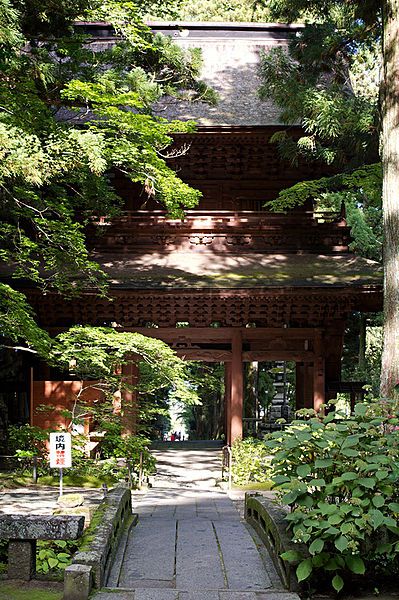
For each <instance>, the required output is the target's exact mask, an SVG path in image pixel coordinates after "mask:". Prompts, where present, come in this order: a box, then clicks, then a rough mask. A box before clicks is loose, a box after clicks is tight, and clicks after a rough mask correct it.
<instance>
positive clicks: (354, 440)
mask: <svg viewBox="0 0 399 600" xmlns="http://www.w3.org/2000/svg"><path fill="white" fill-rule="evenodd" d="M359 441H360V436H358V435H348V437H347V438H346V439H345V440H344V443H343V444H342V446H341V449H342V450H343V449H344V448H353V446H356V445H357V444H358V443H359Z"/></svg>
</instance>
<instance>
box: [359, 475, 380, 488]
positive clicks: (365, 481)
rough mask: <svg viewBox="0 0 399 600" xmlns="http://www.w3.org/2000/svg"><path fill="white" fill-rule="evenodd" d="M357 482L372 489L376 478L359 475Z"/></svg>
mask: <svg viewBox="0 0 399 600" xmlns="http://www.w3.org/2000/svg"><path fill="white" fill-rule="evenodd" d="M357 483H358V484H359V485H362V486H363V487H365V488H368V489H372V488H373V487H374V486H375V484H376V480H375V478H374V477H361V478H360V479H358V480H357Z"/></svg>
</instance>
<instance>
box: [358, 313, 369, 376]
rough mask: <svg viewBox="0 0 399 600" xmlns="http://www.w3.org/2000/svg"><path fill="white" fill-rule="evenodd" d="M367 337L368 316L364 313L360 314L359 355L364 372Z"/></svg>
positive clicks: (359, 361)
mask: <svg viewBox="0 0 399 600" xmlns="http://www.w3.org/2000/svg"><path fill="white" fill-rule="evenodd" d="M366 337H367V317H366V315H365V314H364V313H362V314H361V315H360V321H359V355H358V367H359V369H360V370H361V371H362V374H363V373H364V371H365V369H366Z"/></svg>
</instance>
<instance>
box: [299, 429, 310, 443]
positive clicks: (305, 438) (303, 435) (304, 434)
mask: <svg viewBox="0 0 399 600" xmlns="http://www.w3.org/2000/svg"><path fill="white" fill-rule="evenodd" d="M295 437H296V438H297V439H298V440H299V441H300V442H308V441H309V440H311V439H312V434H311V433H308V432H306V431H298V432H297V433H296V434H295Z"/></svg>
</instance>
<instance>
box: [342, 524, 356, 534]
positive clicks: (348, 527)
mask: <svg viewBox="0 0 399 600" xmlns="http://www.w3.org/2000/svg"><path fill="white" fill-rule="evenodd" d="M352 528H353V524H352V523H347V522H346V523H342V525H341V527H340V529H341V533H343V534H345V533H349V532H350V531H351V530H352Z"/></svg>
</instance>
